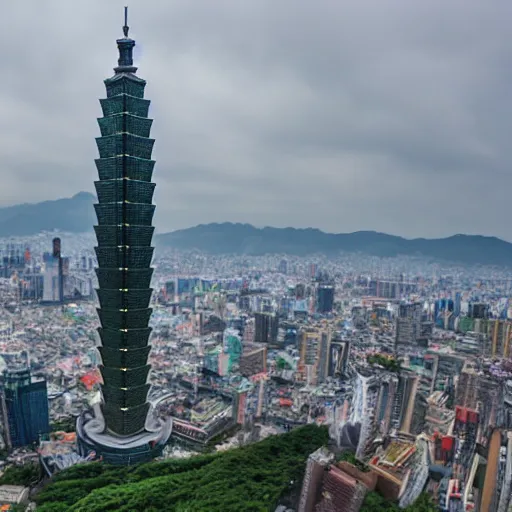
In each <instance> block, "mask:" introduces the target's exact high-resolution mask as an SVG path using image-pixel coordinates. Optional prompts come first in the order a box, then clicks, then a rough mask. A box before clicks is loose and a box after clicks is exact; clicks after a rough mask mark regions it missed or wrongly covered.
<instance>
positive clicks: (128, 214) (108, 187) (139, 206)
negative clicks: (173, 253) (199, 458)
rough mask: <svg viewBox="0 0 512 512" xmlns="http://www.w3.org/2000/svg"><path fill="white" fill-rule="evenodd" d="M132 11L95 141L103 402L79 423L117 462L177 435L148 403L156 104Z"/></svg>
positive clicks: (83, 438)
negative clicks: (141, 67) (139, 58)
mask: <svg viewBox="0 0 512 512" xmlns="http://www.w3.org/2000/svg"><path fill="white" fill-rule="evenodd" d="M126 14H127V12H126V8H125V25H124V27H123V32H124V37H123V38H122V39H118V40H117V46H118V49H119V60H118V66H117V67H116V68H115V69H114V71H115V74H114V76H113V77H112V78H108V79H107V80H105V86H106V90H107V98H106V99H102V100H100V103H101V108H102V110H103V117H102V118H100V119H98V124H99V126H100V131H101V137H99V138H97V139H96V143H97V146H98V150H99V154H100V158H99V159H97V160H96V167H97V169H98V174H99V178H100V179H99V181H96V182H95V186H96V192H97V195H98V202H99V204H96V205H95V210H96V215H97V218H98V225H97V226H94V229H95V231H96V237H97V239H98V246H97V247H95V251H96V256H97V259H98V268H97V269H96V273H97V276H98V283H99V289H98V290H97V294H98V299H99V305H100V307H99V309H98V316H99V319H100V322H101V327H100V328H99V329H98V332H99V336H100V339H101V346H100V347H99V352H100V354H101V359H102V365H101V366H100V372H101V375H102V377H103V384H102V385H101V392H102V402H101V404H100V405H98V406H95V407H94V409H93V410H91V411H88V412H86V413H84V414H82V415H81V416H80V418H79V420H78V422H77V434H78V438H79V444H80V447H81V450H82V451H83V452H87V451H94V452H96V454H97V455H98V456H102V457H103V459H104V460H105V461H107V462H110V463H117V464H131V463H135V462H140V461H144V460H149V459H151V458H152V457H154V456H155V455H158V454H159V453H161V450H162V448H163V445H164V444H165V442H166V441H167V439H168V437H169V435H170V430H171V425H170V422H165V423H163V422H161V421H160V420H158V419H156V418H155V417H154V415H153V414H152V412H151V411H150V408H151V406H150V403H149V402H148V400H147V396H148V392H149V388H150V384H149V383H148V376H149V371H150V368H151V367H150V365H149V364H148V356H149V352H150V350H151V347H150V345H149V344H148V342H149V336H150V333H151V328H150V327H148V322H149V318H150V316H151V312H152V309H151V308H150V307H149V302H150V299H151V293H152V289H151V288H150V281H151V276H152V273H153V269H152V268H151V267H150V264H151V260H152V257H153V247H151V239H152V236H153V231H154V227H153V226H152V225H151V223H152V219H153V213H154V210H155V206H154V205H153V204H152V198H153V191H154V188H155V184H154V183H152V182H151V177H152V174H153V168H154V165H155V162H154V161H153V160H151V153H152V149H153V143H154V139H151V138H150V137H149V136H150V129H151V124H152V120H151V119H149V118H148V108H149V104H150V101H149V100H147V99H144V88H145V86H146V82H145V80H142V79H141V78H139V77H137V76H136V74H135V73H136V71H137V68H136V67H135V66H134V65H133V55H132V52H133V47H134V46H135V41H134V40H133V39H130V38H129V37H128V30H129V27H128V25H127V21H126Z"/></svg>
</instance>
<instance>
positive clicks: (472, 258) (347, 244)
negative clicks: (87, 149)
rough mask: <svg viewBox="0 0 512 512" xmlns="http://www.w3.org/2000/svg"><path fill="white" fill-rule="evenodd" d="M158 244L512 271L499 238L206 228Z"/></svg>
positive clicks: (511, 251)
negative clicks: (416, 259) (403, 258)
mask: <svg viewBox="0 0 512 512" xmlns="http://www.w3.org/2000/svg"><path fill="white" fill-rule="evenodd" d="M157 241H158V243H159V244H162V245H165V246H168V247H174V248H176V249H185V250H186V249H188V250H190V249H199V250H201V251H205V252H209V253H214V254H223V253H232V254H233V253H234V254H251V255H258V254H268V253H286V254H295V255H306V254H312V253H316V252H317V253H331V254H332V253H335V252H339V251H347V252H361V253H365V254H370V255H375V256H381V257H392V256H398V255H409V256H413V255H423V256H426V257H431V258H433V259H441V260H448V261H454V262H461V263H469V264H484V265H499V266H510V265H512V244H510V243H508V242H505V241H504V240H500V239H499V238H496V237H489V236H479V235H454V236H451V237H448V238H439V239H425V238H415V239H412V240H408V239H405V238H402V237H399V236H393V235H386V234H384V233H377V232H375V231H358V232H355V233H340V234H330V233H324V232H323V231H320V230H319V229H311V228H308V229H295V228H271V227H265V228H263V229H258V228H255V227H254V226H251V225H250V224H231V223H224V224H201V225H199V226H196V227H193V228H188V229H181V230H178V231H173V232H171V233H166V234H162V235H159V236H158V237H157Z"/></svg>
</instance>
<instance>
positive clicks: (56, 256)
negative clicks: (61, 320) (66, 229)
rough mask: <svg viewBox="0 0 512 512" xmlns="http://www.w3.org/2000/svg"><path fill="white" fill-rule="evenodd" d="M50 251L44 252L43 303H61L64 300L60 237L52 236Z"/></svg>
mask: <svg viewBox="0 0 512 512" xmlns="http://www.w3.org/2000/svg"><path fill="white" fill-rule="evenodd" d="M52 247H53V251H52V253H51V254H50V253H47V252H45V253H44V255H43V261H44V267H45V269H44V277H43V303H48V304H62V302H63V300H64V276H63V259H62V255H61V242H60V238H54V239H53V242H52Z"/></svg>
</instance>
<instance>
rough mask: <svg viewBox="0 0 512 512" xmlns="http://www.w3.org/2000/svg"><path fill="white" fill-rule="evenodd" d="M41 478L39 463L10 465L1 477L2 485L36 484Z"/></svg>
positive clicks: (0, 482)
mask: <svg viewBox="0 0 512 512" xmlns="http://www.w3.org/2000/svg"><path fill="white" fill-rule="evenodd" d="M40 478H41V470H40V468H39V464H25V465H23V466H9V467H8V468H7V469H6V470H5V473H4V474H3V475H2V476H1V477H0V485H23V486H25V487H29V486H31V485H35V484H36V483H37V482H38V481H39V480H40Z"/></svg>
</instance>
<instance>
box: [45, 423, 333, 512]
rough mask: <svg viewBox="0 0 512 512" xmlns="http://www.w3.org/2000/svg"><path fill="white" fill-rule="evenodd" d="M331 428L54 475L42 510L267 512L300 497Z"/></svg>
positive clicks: (311, 428) (308, 428)
mask: <svg viewBox="0 0 512 512" xmlns="http://www.w3.org/2000/svg"><path fill="white" fill-rule="evenodd" d="M327 441H328V433H327V430H326V429H325V428H323V427H317V426H315V425H307V426H305V427H301V428H299V429H296V430H294V431H292V432H291V433H289V434H284V435H280V436H272V437H269V438H267V439H265V440H263V441H261V442H259V443H256V444H252V445H249V446H246V447H243V448H239V449H235V450H230V451H227V452H224V453H216V454H209V455H202V456H199V457H193V458H190V459H181V460H167V461H163V462H153V463H149V464H143V465H139V466H132V467H113V466H107V465H104V464H100V463H90V464H84V465H80V466H75V467H73V468H71V469H69V470H67V471H64V472H62V473H60V474H59V475H57V476H56V477H55V478H54V480H53V481H52V482H51V483H50V484H49V485H48V486H47V487H46V488H44V489H43V490H42V491H41V492H40V493H39V495H38V496H37V497H36V501H37V503H38V509H37V510H38V511H41V512H61V511H62V512H63V511H68V512H73V511H75V512H82V511H87V512H100V511H101V512H103V511H108V510H119V511H121V512H123V511H124V512H128V511H133V510H144V511H145V512H156V511H158V512H161V511H174V512H188V511H194V512H203V511H204V512H216V511H219V512H220V511H222V512H241V511H244V512H263V511H265V512H267V511H268V510H269V509H270V508H271V507H272V506H275V505H276V504H277V502H278V500H279V499H280V498H281V497H282V496H285V495H287V494H288V493H289V492H291V491H296V489H297V487H298V486H300V484H301V482H302V477H303V474H304V469H305V463H306V460H307V457H308V455H309V454H310V453H312V452H313V451H315V450H316V449H317V448H319V447H320V446H322V445H324V444H326V443H327Z"/></svg>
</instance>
